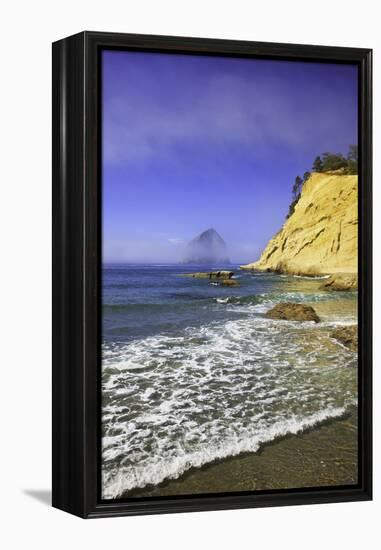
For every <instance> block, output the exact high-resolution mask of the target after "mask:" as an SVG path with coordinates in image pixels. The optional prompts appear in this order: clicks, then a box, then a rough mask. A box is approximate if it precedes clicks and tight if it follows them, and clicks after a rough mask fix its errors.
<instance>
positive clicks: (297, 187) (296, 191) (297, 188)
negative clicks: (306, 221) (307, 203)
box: [292, 176, 303, 200]
mask: <svg viewBox="0 0 381 550" xmlns="http://www.w3.org/2000/svg"><path fill="white" fill-rule="evenodd" d="M302 185H303V180H302V178H301V177H300V176H296V178H295V182H294V185H293V186H292V197H293V199H294V200H297V199H299V196H300V192H301V190H302Z"/></svg>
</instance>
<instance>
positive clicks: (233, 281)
mask: <svg viewBox="0 0 381 550" xmlns="http://www.w3.org/2000/svg"><path fill="white" fill-rule="evenodd" d="M220 285H221V286H240V284H239V282H238V281H237V279H222V280H221V281H220Z"/></svg>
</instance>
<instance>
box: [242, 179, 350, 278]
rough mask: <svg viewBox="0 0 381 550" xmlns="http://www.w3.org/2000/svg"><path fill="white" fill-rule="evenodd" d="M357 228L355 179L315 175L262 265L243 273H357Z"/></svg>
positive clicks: (254, 264) (272, 241)
mask: <svg viewBox="0 0 381 550" xmlns="http://www.w3.org/2000/svg"><path fill="white" fill-rule="evenodd" d="M357 223H358V216H357V176H346V175H338V174H329V173H313V174H312V175H311V177H310V178H309V179H308V181H307V182H306V183H305V184H304V186H303V190H302V194H301V197H300V200H299V201H298V203H297V204H296V207H295V210H294V213H293V214H292V215H291V216H290V218H289V219H288V220H286V222H285V224H284V225H283V227H282V229H281V230H280V231H279V232H278V233H277V234H276V235H275V236H274V237H273V238H272V239H271V240H270V241H269V243H268V244H267V246H266V248H265V250H264V251H263V253H262V255H261V257H260V258H259V260H258V261H257V262H254V263H250V264H247V265H245V266H241V267H242V269H255V270H259V271H265V270H270V271H279V272H284V273H291V274H296V275H319V274H332V273H339V272H341V273H357Z"/></svg>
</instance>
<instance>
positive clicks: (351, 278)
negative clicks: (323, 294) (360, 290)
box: [320, 273, 357, 291]
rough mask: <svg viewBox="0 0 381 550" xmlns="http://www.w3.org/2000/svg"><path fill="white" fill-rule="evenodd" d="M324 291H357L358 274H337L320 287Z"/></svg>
mask: <svg viewBox="0 0 381 550" xmlns="http://www.w3.org/2000/svg"><path fill="white" fill-rule="evenodd" d="M320 288H321V289H322V290H340V291H344V290H357V273H335V274H334V275H331V276H330V277H329V278H328V279H326V280H325V281H324V283H323V284H322V285H321V287H320Z"/></svg>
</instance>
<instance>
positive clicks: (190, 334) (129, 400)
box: [102, 264, 357, 498]
mask: <svg viewBox="0 0 381 550" xmlns="http://www.w3.org/2000/svg"><path fill="white" fill-rule="evenodd" d="M237 267H238V266H234V265H233V266H232V265H230V264H229V265H221V266H218V268H220V269H229V270H231V269H233V270H234V271H235V274H236V275H235V276H236V277H237V278H238V280H239V282H240V284H241V286H240V287H238V288H224V287H221V286H216V285H213V284H210V283H209V282H208V281H205V280H199V279H193V278H188V277H183V276H181V275H182V274H184V273H187V272H193V271H198V270H199V271H207V270H209V269H216V266H209V267H208V266H205V265H203V266H184V265H148V264H145V265H141V264H135V265H133V264H109V265H107V264H106V265H105V266H104V269H103V367H102V389H103V391H102V401H103V403H102V413H103V423H102V429H103V438H102V444H103V496H104V498H115V497H120V496H122V495H125V494H128V491H130V490H133V489H136V488H139V487H140V488H141V487H146V486H150V485H157V484H159V483H161V482H163V481H165V480H167V479H170V478H177V477H179V476H181V475H182V474H183V473H184V472H186V471H188V470H190V469H192V468H195V467H200V466H202V465H204V464H208V463H211V462H213V461H215V460H216V459H220V458H224V457H229V456H234V455H237V454H239V453H242V452H246V451H257V450H258V449H259V448H260V446H261V445H263V444H265V443H266V442H269V441H272V440H274V439H275V438H278V437H279V436H283V435H286V434H289V433H298V432H303V431H304V430H308V429H309V428H311V427H313V426H315V425H317V424H319V423H320V422H322V421H323V420H325V419H327V418H336V417H337V418H338V417H342V416H343V415H345V414H346V413H347V412H348V411H350V410H351V409H352V408H354V407H355V406H356V402H357V369H356V368H351V367H354V366H356V364H357V354H356V353H354V352H351V351H350V350H348V349H347V348H345V347H344V346H342V345H341V344H340V343H338V342H337V341H335V340H333V339H332V338H330V336H329V333H330V331H331V330H332V328H334V327H336V326H338V325H350V324H353V323H355V322H357V317H356V315H357V313H356V312H357V293H355V292H344V293H343V292H326V291H322V290H319V286H320V284H321V282H322V281H321V280H320V279H319V278H316V279H311V278H303V277H293V276H287V275H277V274H271V273H250V272H245V271H239V270H238V269H237ZM285 301H291V302H295V303H305V304H310V305H313V307H314V308H315V309H316V311H317V312H318V314H319V315H320V317H321V319H322V322H321V323H319V324H315V323H313V322H292V321H279V320H276V321H275V320H270V319H267V318H265V317H264V313H265V312H266V311H267V310H268V309H270V308H271V307H272V306H273V305H275V304H276V303H279V302H285Z"/></svg>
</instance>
